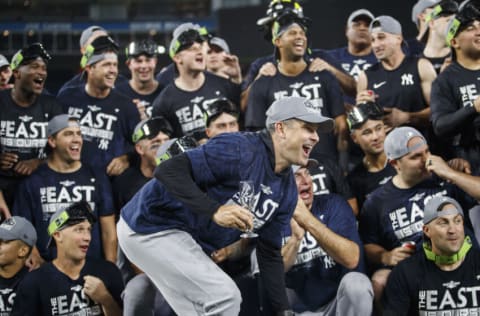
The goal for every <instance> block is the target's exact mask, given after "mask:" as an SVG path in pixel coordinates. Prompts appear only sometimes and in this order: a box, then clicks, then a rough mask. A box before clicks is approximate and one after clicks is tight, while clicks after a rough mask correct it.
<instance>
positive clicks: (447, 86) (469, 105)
mask: <svg viewBox="0 0 480 316" xmlns="http://www.w3.org/2000/svg"><path fill="white" fill-rule="evenodd" d="M478 78H480V70H469V69H466V68H464V67H462V66H461V65H460V64H459V63H457V62H453V63H452V64H451V65H450V66H448V67H447V68H446V69H445V70H444V71H443V72H442V73H441V74H440V75H439V76H438V77H437V79H436V80H435V81H434V82H433V84H432V94H431V101H430V103H431V105H430V107H431V111H432V114H431V120H432V125H433V129H434V131H435V133H436V134H437V135H439V136H440V137H453V142H454V149H455V153H456V155H457V156H460V157H462V158H465V159H467V160H469V161H470V163H471V164H472V165H473V168H474V170H475V171H476V173H478V170H480V115H478V113H477V112H476V111H475V108H474V106H473V102H474V100H475V99H476V98H477V97H478V96H479V91H480V81H479V80H478Z"/></svg>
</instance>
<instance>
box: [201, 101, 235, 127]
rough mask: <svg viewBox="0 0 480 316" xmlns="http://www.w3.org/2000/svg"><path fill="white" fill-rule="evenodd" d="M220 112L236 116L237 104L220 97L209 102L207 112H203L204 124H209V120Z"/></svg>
mask: <svg viewBox="0 0 480 316" xmlns="http://www.w3.org/2000/svg"><path fill="white" fill-rule="evenodd" d="M222 113H227V114H230V115H232V116H235V117H237V118H238V116H239V111H238V109H237V106H236V105H235V104H233V102H231V101H230V100H228V99H227V98H220V99H217V100H215V101H214V102H212V103H210V105H209V106H208V110H207V112H205V117H204V118H205V125H206V126H209V125H210V123H211V121H212V120H213V119H215V118H216V117H218V116H220V114H222Z"/></svg>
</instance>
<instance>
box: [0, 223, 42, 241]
mask: <svg viewBox="0 0 480 316" xmlns="http://www.w3.org/2000/svg"><path fill="white" fill-rule="evenodd" d="M0 239H1V240H5V241H8V240H21V241H23V242H24V243H26V244H27V245H29V246H30V247H33V246H35V243H36V242H37V232H36V230H35V228H34V227H33V225H32V223H30V222H29V221H28V220H27V219H25V218H23V217H20V216H12V217H10V218H7V219H6V220H4V221H3V223H2V224H1V225H0Z"/></svg>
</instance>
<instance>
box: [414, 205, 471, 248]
mask: <svg viewBox="0 0 480 316" xmlns="http://www.w3.org/2000/svg"><path fill="white" fill-rule="evenodd" d="M454 208H455V206H454V205H452V204H446V205H445V206H443V207H442V211H443V210H447V209H454ZM423 231H424V233H425V235H426V236H427V237H428V238H430V241H431V243H432V251H433V252H434V253H435V254H437V255H441V256H451V255H453V254H455V253H457V252H458V251H459V250H460V248H461V247H462V245H463V241H464V239H465V231H464V226H463V217H462V215H460V214H451V215H443V216H439V217H437V218H435V219H434V220H432V221H431V222H430V223H428V224H427V225H425V226H424V227H423Z"/></svg>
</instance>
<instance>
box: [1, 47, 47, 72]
mask: <svg viewBox="0 0 480 316" xmlns="http://www.w3.org/2000/svg"><path fill="white" fill-rule="evenodd" d="M38 57H40V58H42V59H43V61H44V62H45V63H48V61H49V60H50V59H52V57H50V54H48V52H47V51H46V50H45V48H44V47H43V45H42V44H41V43H33V44H30V45H29V46H27V47H24V48H22V49H21V50H19V51H18V52H16V53H15V55H13V57H12V62H11V64H10V67H11V68H12V70H14V69H17V68H18V67H20V66H21V65H25V64H28V63H29V62H31V61H33V60H35V59H37V58H38Z"/></svg>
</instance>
